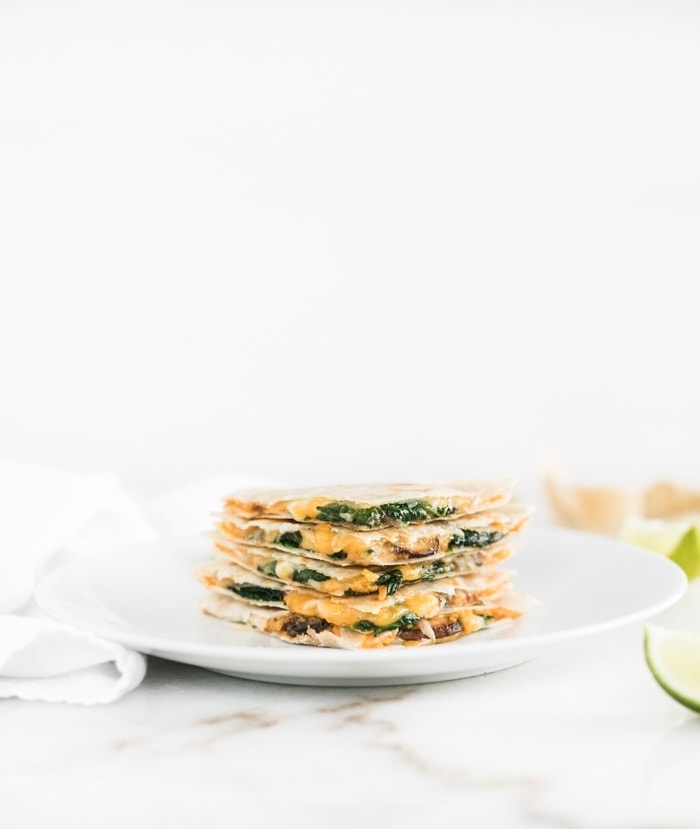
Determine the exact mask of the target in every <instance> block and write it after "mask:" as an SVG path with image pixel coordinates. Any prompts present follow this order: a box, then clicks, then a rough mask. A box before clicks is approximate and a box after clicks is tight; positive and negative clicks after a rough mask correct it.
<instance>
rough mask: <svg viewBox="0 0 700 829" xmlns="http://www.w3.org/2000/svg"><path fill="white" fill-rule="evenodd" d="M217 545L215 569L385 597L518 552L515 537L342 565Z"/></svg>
mask: <svg viewBox="0 0 700 829" xmlns="http://www.w3.org/2000/svg"><path fill="white" fill-rule="evenodd" d="M214 546H215V549H216V550H217V552H218V553H219V554H220V562H219V563H218V564H216V565H214V564H213V563H210V564H209V565H208V566H209V567H210V568H211V567H217V568H219V569H221V567H222V566H223V565H224V564H225V563H226V562H229V563H231V564H236V565H239V566H240V567H243V568H245V569H246V570H248V571H251V572H253V573H258V574H261V575H263V576H266V577H267V578H270V579H273V580H275V581H279V582H280V583H282V584H288V585H291V586H292V587H299V586H307V587H311V588H313V589H314V590H317V591H319V592H320V593H326V594H329V595H333V596H348V595H363V594H369V593H373V594H377V595H378V596H379V598H380V599H383V598H385V597H386V596H387V595H391V594H392V593H395V592H396V591H397V590H398V589H399V588H401V587H402V586H404V585H405V584H411V583H414V582H419V581H422V582H427V581H434V580H435V579H439V578H445V577H449V576H460V575H466V574H468V573H471V572H475V571H478V570H479V569H480V568H481V567H489V566H493V565H495V564H500V563H502V562H504V561H505V560H506V559H508V558H509V557H510V555H511V554H512V552H513V542H512V541H511V540H509V539H506V540H504V541H501V542H499V543H497V544H492V545H490V546H489V547H487V548H485V549H473V548H472V549H469V550H465V551H463V552H459V553H454V554H452V555H448V556H444V557H443V558H439V559H436V558H433V557H431V559H430V560H429V561H424V560H416V561H412V562H409V563H408V564H399V565H395V566H394V567H378V566H376V565H372V566H369V567H359V566H357V565H354V566H353V565H350V566H345V567H341V566H339V565H338V564H331V563H330V562H328V561H318V560H316V559H313V558H306V557H304V556H299V555H297V554H296V553H292V552H290V551H289V550H284V549H283V550H279V549H277V550H270V549H268V548H265V547H251V546H248V545H245V544H235V543H233V542H230V541H228V540H227V539H223V540H216V541H215V544H214Z"/></svg>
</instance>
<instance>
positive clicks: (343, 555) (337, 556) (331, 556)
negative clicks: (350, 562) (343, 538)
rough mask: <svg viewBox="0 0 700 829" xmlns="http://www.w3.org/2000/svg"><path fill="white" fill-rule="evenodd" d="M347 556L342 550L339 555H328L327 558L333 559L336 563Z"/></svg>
mask: <svg viewBox="0 0 700 829" xmlns="http://www.w3.org/2000/svg"><path fill="white" fill-rule="evenodd" d="M347 557H348V554H347V553H344V552H343V551H342V550H341V551H340V552H339V553H329V554H328V558H334V559H335V560H336V561H342V560H343V559H344V558H347Z"/></svg>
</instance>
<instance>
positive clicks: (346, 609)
mask: <svg viewBox="0 0 700 829" xmlns="http://www.w3.org/2000/svg"><path fill="white" fill-rule="evenodd" d="M285 602H286V604H287V607H288V608H289V609H290V610H291V611H292V613H299V614H301V615H302V616H318V617H320V618H321V619H325V620H326V621H328V622H331V624H336V625H343V626H346V627H349V626H351V625H354V624H356V623H357V622H361V621H363V620H367V621H370V622H372V624H374V625H377V626H378V627H384V626H386V625H390V624H393V623H394V622H396V621H398V620H399V619H400V618H401V617H402V616H403V615H404V614H406V613H415V614H416V615H417V616H420V617H421V618H426V617H427V618H429V617H430V616H434V615H435V614H436V613H437V612H438V611H439V610H440V608H441V606H442V600H441V599H440V597H439V596H437V595H435V594H434V593H426V594H416V595H414V596H406V598H405V600H404V601H402V602H401V603H400V604H395V605H391V606H389V607H381V606H377V609H376V611H374V612H367V611H366V610H358V609H356V608H353V607H351V606H349V605H348V604H346V603H344V602H339V601H338V600H337V599H332V598H325V597H323V596H310V595H308V594H307V593H297V592H296V591H290V592H289V593H287V595H286V597H285Z"/></svg>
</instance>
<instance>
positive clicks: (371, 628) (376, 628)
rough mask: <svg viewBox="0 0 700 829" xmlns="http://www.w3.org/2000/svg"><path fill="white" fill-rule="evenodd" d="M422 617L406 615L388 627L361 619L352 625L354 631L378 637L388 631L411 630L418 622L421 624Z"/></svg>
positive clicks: (412, 614)
mask: <svg viewBox="0 0 700 829" xmlns="http://www.w3.org/2000/svg"><path fill="white" fill-rule="evenodd" d="M420 620H421V617H420V616H417V615H416V614H415V613H411V612H408V613H404V614H403V616H402V617H401V618H400V619H396V621H394V622H390V623H389V624H388V625H375V624H374V622H370V621H369V619H361V620H360V621H359V622H355V624H354V625H350V627H351V628H352V630H359V631H360V633H373V634H374V635H375V636H378V635H379V634H380V633H384V632H385V631H387V630H397V629H398V628H410V627H413V625H415V624H416V622H420Z"/></svg>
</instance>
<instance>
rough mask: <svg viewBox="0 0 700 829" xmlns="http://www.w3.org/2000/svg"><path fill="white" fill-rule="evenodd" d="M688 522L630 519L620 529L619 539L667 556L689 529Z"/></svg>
mask: <svg viewBox="0 0 700 829" xmlns="http://www.w3.org/2000/svg"><path fill="white" fill-rule="evenodd" d="M688 526H689V525H688V522H687V521H684V522H679V521H661V520H660V519H655V518H638V517H636V516H635V517H630V518H628V519H627V520H626V521H625V522H624V524H623V525H622V527H620V532H619V537H620V538H621V539H622V541H627V542H628V543H629V544H636V545H637V546H638V547H644V548H646V549H647V550H653V551H654V552H655V553H661V554H662V555H664V556H667V555H669V554H670V553H671V551H672V550H673V548H674V547H675V546H676V545H677V544H678V542H679V541H680V540H681V538H682V537H683V533H685V532H686V530H687V529H688Z"/></svg>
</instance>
